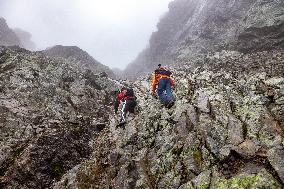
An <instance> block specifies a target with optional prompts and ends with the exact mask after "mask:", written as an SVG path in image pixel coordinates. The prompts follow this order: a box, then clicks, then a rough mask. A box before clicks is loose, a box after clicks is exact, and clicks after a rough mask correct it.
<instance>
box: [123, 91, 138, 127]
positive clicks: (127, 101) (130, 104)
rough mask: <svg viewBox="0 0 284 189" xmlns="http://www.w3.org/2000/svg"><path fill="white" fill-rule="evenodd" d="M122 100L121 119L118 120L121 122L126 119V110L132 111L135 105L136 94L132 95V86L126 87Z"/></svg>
mask: <svg viewBox="0 0 284 189" xmlns="http://www.w3.org/2000/svg"><path fill="white" fill-rule="evenodd" d="M123 101H124V102H123V105H122V109H121V120H120V122H122V123H123V122H125V121H126V114H127V113H128V112H129V113H134V110H135V107H136V105H137V102H136V96H135V95H134V91H133V89H132V88H130V89H127V92H126V93H125V96H124V99H123Z"/></svg>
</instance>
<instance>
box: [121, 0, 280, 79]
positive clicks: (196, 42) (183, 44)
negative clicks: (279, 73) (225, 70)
mask: <svg viewBox="0 0 284 189" xmlns="http://www.w3.org/2000/svg"><path fill="white" fill-rule="evenodd" d="M283 10H284V2H283V1H281V0H271V1H266V0H249V1H247V0H240V1H235V0H228V1H225V0H200V1H196V0H175V1H173V2H171V3H170V4H169V11H168V13H167V14H166V15H165V16H164V17H163V18H162V19H161V20H160V22H159V23H158V25H157V28H158V30H157V31H156V32H154V33H153V34H152V36H151V39H150V41H149V43H150V45H149V48H146V49H145V50H144V51H143V52H142V53H141V54H140V55H139V56H138V57H137V59H136V60H135V61H134V62H132V63H131V64H129V66H128V67H127V68H126V70H125V74H126V75H128V76H130V77H131V76H132V77H133V78H134V79H135V78H137V75H138V76H139V75H142V74H143V73H145V72H149V71H152V70H153V69H154V68H155V67H156V65H157V64H158V63H161V64H180V63H181V62H188V63H189V64H190V61H191V60H193V59H196V58H198V57H200V56H202V55H206V54H208V53H212V52H220V51H222V50H234V51H238V52H243V53H251V52H259V51H265V50H272V49H282V50H283V47H284V42H283V39H284V38H283V37H284V22H283V20H284V11H283Z"/></svg>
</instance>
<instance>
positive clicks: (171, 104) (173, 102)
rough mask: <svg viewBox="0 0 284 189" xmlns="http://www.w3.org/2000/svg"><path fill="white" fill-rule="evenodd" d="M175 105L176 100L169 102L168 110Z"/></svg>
mask: <svg viewBox="0 0 284 189" xmlns="http://www.w3.org/2000/svg"><path fill="white" fill-rule="evenodd" d="M174 104H175V101H174V100H171V101H169V102H168V104H167V105H166V108H168V109H170V108H171V107H172V106H173V105H174Z"/></svg>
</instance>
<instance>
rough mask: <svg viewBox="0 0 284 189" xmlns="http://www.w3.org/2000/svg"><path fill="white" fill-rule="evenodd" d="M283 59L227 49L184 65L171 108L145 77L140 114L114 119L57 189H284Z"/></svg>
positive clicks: (138, 86)
mask: <svg viewBox="0 0 284 189" xmlns="http://www.w3.org/2000/svg"><path fill="white" fill-rule="evenodd" d="M283 62H284V52H277V51H273V52H259V53H253V54H250V55H245V54H242V53H238V52H234V51H223V52H222V53H217V54H212V55H211V56H207V57H206V59H204V60H199V61H196V62H190V64H189V63H187V64H184V65H180V66H179V67H177V68H175V69H173V72H174V75H175V79H176V82H177V83H176V88H175V96H176V98H177V101H176V104H175V105H174V106H173V107H172V108H171V109H165V108H164V107H162V106H161V105H160V103H159V102H158V101H157V100H156V99H154V98H152V97H151V96H150V94H149V91H150V75H149V77H145V78H140V79H139V80H138V81H136V82H135V83H134V84H133V85H134V86H135V91H136V93H137V96H138V102H139V110H140V112H139V113H138V114H137V115H131V116H129V117H128V122H127V124H126V125H125V127H124V128H120V127H119V128H116V126H117V117H116V116H111V117H110V125H108V127H106V128H105V129H104V130H103V131H101V132H100V133H99V134H98V137H97V138H96V140H95V141H94V142H93V144H92V145H93V146H94V147H95V148H94V151H93V152H92V155H91V158H90V159H89V160H86V161H85V162H83V163H81V164H79V165H77V166H76V167H74V168H73V169H72V170H70V171H69V172H68V173H67V174H65V175H64V176H63V178H62V179H61V181H60V182H58V183H57V184H55V185H54V188H56V189H63V188H117V189H118V188H125V189H126V188H129V189H133V188H141V189H142V188H176V189H191V188H192V189H196V188H198V189H203V188H210V189H216V188H220V189H224V188H254V189H255V188H259V189H260V188H277V189H280V188H283V186H284V172H283V166H284V138H283V137H284V101H283V100H284V74H283V73H284V64H283ZM192 65H194V67H195V69H193V68H192Z"/></svg>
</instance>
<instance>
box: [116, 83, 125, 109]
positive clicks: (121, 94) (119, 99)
mask: <svg viewBox="0 0 284 189" xmlns="http://www.w3.org/2000/svg"><path fill="white" fill-rule="evenodd" d="M126 92H127V88H125V87H122V88H121V90H120V92H119V93H118V94H117V96H116V98H115V102H114V112H115V114H117V111H118V108H119V105H120V104H122V101H124V97H125V94H126Z"/></svg>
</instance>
